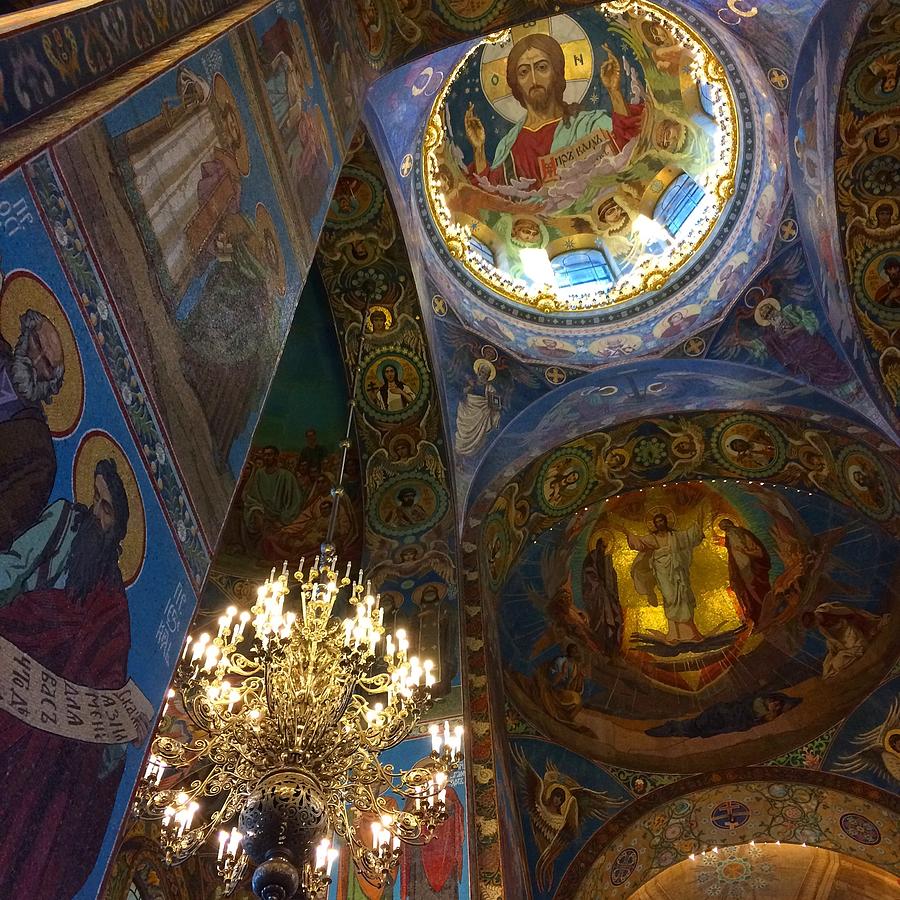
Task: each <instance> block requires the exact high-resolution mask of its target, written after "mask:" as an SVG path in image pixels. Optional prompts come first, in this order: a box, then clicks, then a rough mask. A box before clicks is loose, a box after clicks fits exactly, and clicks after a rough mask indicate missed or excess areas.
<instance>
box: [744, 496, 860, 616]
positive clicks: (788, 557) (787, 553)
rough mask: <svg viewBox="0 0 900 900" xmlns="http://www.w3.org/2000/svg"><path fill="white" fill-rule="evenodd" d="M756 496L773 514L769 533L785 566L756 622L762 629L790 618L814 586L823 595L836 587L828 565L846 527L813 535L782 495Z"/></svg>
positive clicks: (808, 597)
mask: <svg viewBox="0 0 900 900" xmlns="http://www.w3.org/2000/svg"><path fill="white" fill-rule="evenodd" d="M756 496H758V497H759V500H760V505H761V506H762V507H763V509H765V511H766V512H767V513H768V514H769V516H770V517H771V520H772V525H771V528H770V534H771V536H772V538H773V540H774V541H775V547H776V549H777V551H778V555H779V557H781V561H782V564H783V565H784V569H783V571H782V572H781V573H780V574H779V575H778V576H777V577H776V578H775V579H774V581H773V582H772V589H771V591H769V593H768V594H767V595H766V597H765V598H764V600H763V603H762V610H761V612H760V617H759V621H758V622H757V623H756V625H757V628H762V627H764V626H769V625H773V624H775V623H776V622H780V621H784V620H785V619H787V618H789V617H790V616H791V615H792V614H793V613H794V612H795V611H796V610H797V608H798V606H801V605H802V604H803V602H804V601H808V600H809V599H810V595H811V594H812V593H813V588H814V587H816V588H818V595H819V596H821V595H822V594H823V593H824V592H825V591H826V590H827V589H830V588H832V587H834V586H835V585H834V582H832V580H831V579H830V578H829V577H828V575H827V573H826V568H827V564H828V561H829V559H830V558H831V551H832V550H833V549H834V547H835V545H836V544H837V543H838V542H839V541H840V540H841V538H843V536H844V534H845V533H846V528H844V527H838V528H830V529H829V530H828V531H824V532H822V533H821V534H813V533H812V532H811V531H810V530H809V528H807V526H806V524H805V523H804V521H803V519H801V518H800V516H798V515H797V513H796V512H794V510H793V509H792V507H791V506H790V504H788V503H785V501H784V500H782V499H781V498H780V497H777V496H773V495H771V494H763V493H757V494H756Z"/></svg>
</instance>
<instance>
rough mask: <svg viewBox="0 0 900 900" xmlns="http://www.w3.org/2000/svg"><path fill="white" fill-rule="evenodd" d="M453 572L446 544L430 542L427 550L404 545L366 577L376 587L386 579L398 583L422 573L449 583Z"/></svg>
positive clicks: (453, 568) (420, 546)
mask: <svg viewBox="0 0 900 900" xmlns="http://www.w3.org/2000/svg"><path fill="white" fill-rule="evenodd" d="M455 571H456V570H455V567H454V565H453V562H452V560H451V558H450V548H449V547H448V546H447V544H446V543H444V541H430V542H429V544H428V549H427V550H425V549H424V547H423V546H422V544H404V545H403V546H402V547H400V548H399V550H397V551H396V553H395V554H394V558H393V559H390V560H385V561H384V562H381V563H379V564H378V565H377V566H375V568H374V569H372V571H371V572H369V573H368V576H367V577H368V579H369V580H370V581H371V582H372V584H373V585H375V586H376V587H377V586H378V585H380V584H381V582H382V581H384V580H385V579H388V578H390V579H391V580H392V581H397V582H400V581H405V580H406V579H416V578H418V577H420V576H421V575H422V573H424V572H434V573H435V574H436V575H437V576H438V577H440V578H442V579H443V580H444V581H448V582H449V581H452V579H453V576H454V573H455Z"/></svg>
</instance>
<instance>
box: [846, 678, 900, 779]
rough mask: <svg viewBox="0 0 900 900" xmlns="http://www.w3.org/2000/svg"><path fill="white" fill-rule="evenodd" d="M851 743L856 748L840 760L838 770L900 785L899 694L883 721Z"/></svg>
mask: <svg viewBox="0 0 900 900" xmlns="http://www.w3.org/2000/svg"><path fill="white" fill-rule="evenodd" d="M851 743H852V745H853V747H855V748H856V749H855V750H854V751H853V752H852V753H845V754H844V755H843V756H841V757H840V759H838V760H837V762H836V763H835V765H834V771H835V772H840V773H842V774H844V773H847V774H853V775H874V776H875V777H876V778H878V779H879V780H880V781H882V782H885V783H886V784H890V785H893V786H896V785H900V696H897V697H895V698H894V701H893V703H891V706H890V708H889V709H888V713H887V715H886V716H885V717H884V721H883V722H881V723H880V724H878V725H876V726H875V727H874V728H870V729H869V730H868V731H863V732H862V733H861V734H859V735H857V736H856V738H854V740H853V741H852V742H851Z"/></svg>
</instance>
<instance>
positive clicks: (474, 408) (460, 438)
mask: <svg viewBox="0 0 900 900" xmlns="http://www.w3.org/2000/svg"><path fill="white" fill-rule="evenodd" d="M499 424H500V397H499V396H498V395H497V391H496V390H495V389H494V386H493V385H492V384H486V385H484V394H483V395H481V394H476V393H474V392H473V393H467V394H466V395H465V397H463V399H462V400H461V401H460V404H459V406H458V407H457V410H456V451H457V453H461V454H462V455H463V456H466V455H468V454H470V453H474V452H475V451H476V450H478V448H479V447H480V446H481V445H482V444H483V443H484V441H485V438H487V436H488V435H489V434H490V433H491V432H492V431H493V430H494V429H495V428H496V427H497V426H498V425H499Z"/></svg>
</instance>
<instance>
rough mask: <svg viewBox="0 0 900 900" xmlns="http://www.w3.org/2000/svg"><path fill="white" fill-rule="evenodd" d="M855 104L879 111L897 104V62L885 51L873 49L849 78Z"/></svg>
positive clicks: (851, 94)
mask: <svg viewBox="0 0 900 900" xmlns="http://www.w3.org/2000/svg"><path fill="white" fill-rule="evenodd" d="M847 89H848V90H849V92H850V96H851V100H852V102H853V104H854V106H858V107H859V108H860V109H864V110H866V111H867V112H877V111H878V110H880V109H885V108H886V107H892V106H896V104H897V63H896V60H893V59H891V58H890V57H889V56H887V55H886V54H885V53H884V50H883V49H881V48H880V49H877V50H873V51H872V52H871V53H870V54H869V55H868V56H867V57H866V58H865V59H863V60H861V61H860V62H859V63H857V65H856V66H855V68H854V69H853V71H852V72H851V73H850V77H849V78H848V79H847Z"/></svg>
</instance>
